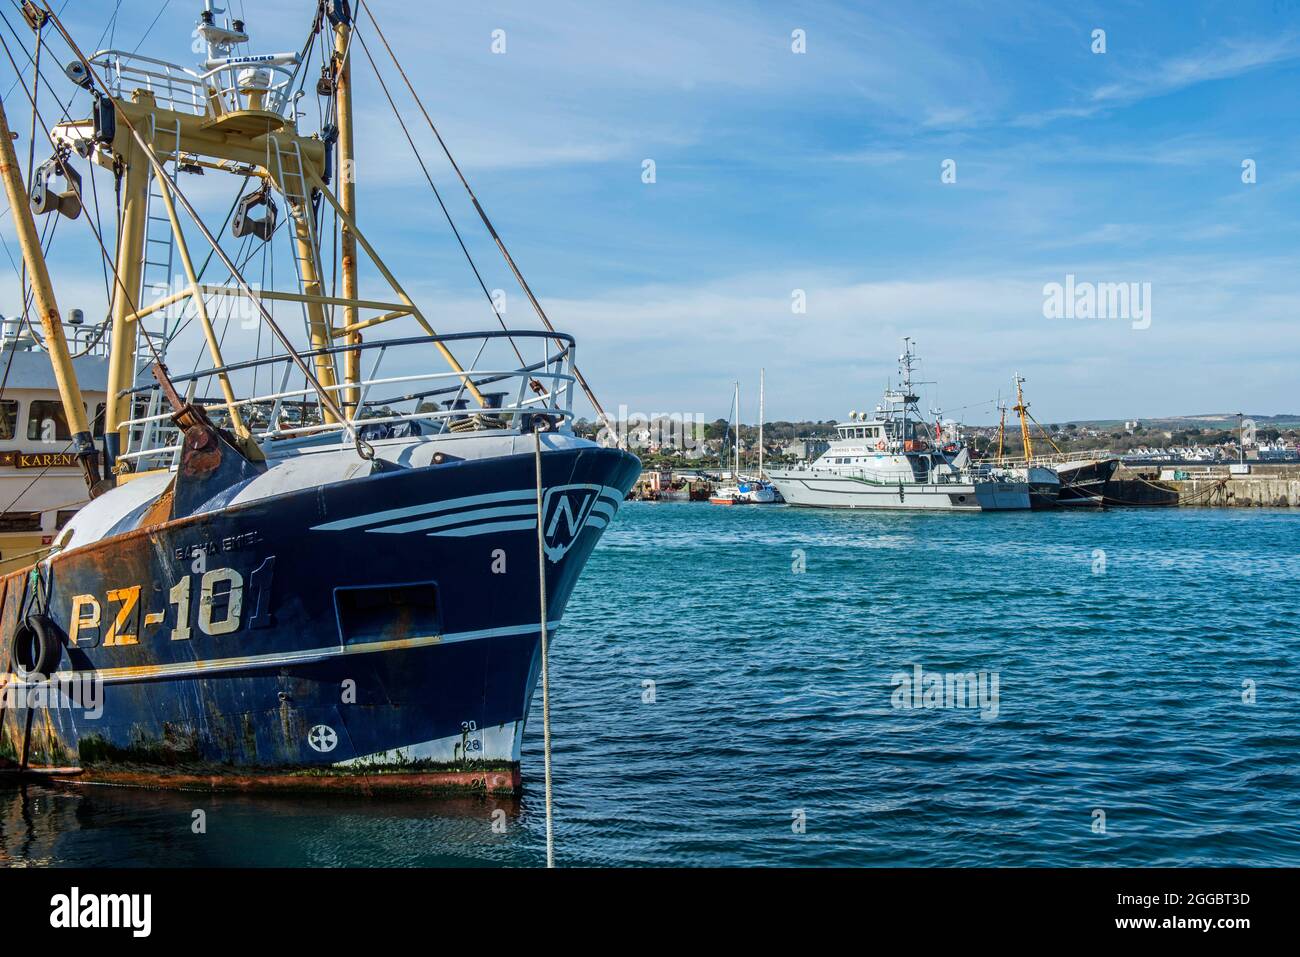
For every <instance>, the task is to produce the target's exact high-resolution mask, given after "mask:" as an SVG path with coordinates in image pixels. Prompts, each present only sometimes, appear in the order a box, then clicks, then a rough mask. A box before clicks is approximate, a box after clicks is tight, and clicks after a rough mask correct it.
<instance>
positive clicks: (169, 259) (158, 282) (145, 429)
mask: <svg viewBox="0 0 1300 957" xmlns="http://www.w3.org/2000/svg"><path fill="white" fill-rule="evenodd" d="M149 123H150V132H151V133H152V138H151V140H150V142H151V143H152V144H153V151H154V154H155V155H156V156H157V158H158V162H159V164H160V165H161V166H162V168H163V172H164V174H165V175H166V176H167V177H168V178H169V179H170V180H171V181H172V183H175V182H176V173H177V168H178V166H179V165H180V152H181V148H180V147H181V124H180V120H176V121H175V122H174V124H173V125H171V126H166V125H162V124H159V123H158V118H157V117H156V116H150V118H149ZM166 188H167V187H165V186H164V185H163V184H162V183H161V182H160V180H159V178H158V174H157V172H156V171H154V170H151V172H150V175H149V192H148V199H147V201H146V204H145V228H144V262H143V265H142V268H141V270H140V291H139V298H138V299H137V300H136V301H137V303H138V304H139V305H140V307H141V308H143V307H144V305H145V304H146V303H147V302H149V301H150V300H151V299H156V298H162V297H164V296H168V295H170V294H171V293H172V292H173V291H174V290H173V289H172V278H173V272H172V271H173V269H174V268H175V263H176V237H175V235H173V233H172V225H171V219H170V218H169V217H168V216H167V207H166V205H165V204H164V203H163V199H162V191H163V190H164V189H166ZM176 291H179V290H176ZM183 309H184V307H182V310H181V311H183ZM169 315H174V316H177V319H179V314H178V313H176V312H173V307H170V306H169V307H168V308H167V309H164V310H163V311H162V312H161V314H160V316H159V318H160V320H161V322H162V335H161V337H158V336H155V337H154V342H155V345H156V347H157V348H158V351H159V353H160V354H161V355H162V357H163V358H166V354H167V344H168V342H169V341H170V339H171V337H172V335H174V334H175V329H174V328H172V323H171V322H170V321H169V319H168V317H169ZM136 335H137V336H139V335H140V333H139V330H138V329H137V331H136ZM146 353H147V354H146V355H145V356H143V357H141V355H140V350H139V348H138V340H137V349H136V356H137V360H136V367H135V381H134V383H133V384H134V385H135V387H137V388H138V387H139V386H140V385H141V384H142V383H145V382H149V381H150V380H151V379H152V376H151V373H150V371H149V369H150V367H151V366H152V364H153V353H152V352H151V351H148V350H146ZM159 396H160V393H159V394H157V395H154V398H153V399H152V400H151V401H150V402H149V404H148V414H151V415H155V414H157V412H158V408H159V403H158V398H159ZM131 431H132V433H133V434H132V435H130V436H128V437H127V448H128V449H134V450H140V449H144V448H147V447H150V446H152V445H163V444H168V443H166V442H160V441H159V439H160V431H161V429H160V426H159V423H157V422H148V423H145V424H144V425H141V426H133V427H132V429H131Z"/></svg>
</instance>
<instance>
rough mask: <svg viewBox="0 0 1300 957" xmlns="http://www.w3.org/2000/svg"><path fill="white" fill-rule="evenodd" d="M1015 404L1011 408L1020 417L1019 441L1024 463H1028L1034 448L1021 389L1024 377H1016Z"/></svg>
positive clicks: (1027, 410)
mask: <svg viewBox="0 0 1300 957" xmlns="http://www.w3.org/2000/svg"><path fill="white" fill-rule="evenodd" d="M1015 380H1016V404H1015V405H1014V406H1013V408H1014V409H1015V410H1016V412H1017V414H1019V416H1020V440H1021V441H1022V442H1023V443H1024V445H1025V461H1026V462H1028V461H1029V460H1030V459H1031V458H1033V457H1034V446H1033V444H1032V443H1031V442H1030V441H1029V406H1027V405H1025V393H1024V390H1023V388H1022V386H1023V385H1024V381H1025V378H1024V376H1019V375H1018V376H1016V377H1015Z"/></svg>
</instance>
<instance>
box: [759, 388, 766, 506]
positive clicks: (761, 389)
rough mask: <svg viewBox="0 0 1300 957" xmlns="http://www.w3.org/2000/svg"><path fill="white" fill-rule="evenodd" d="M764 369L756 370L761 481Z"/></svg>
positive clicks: (760, 475)
mask: <svg viewBox="0 0 1300 957" xmlns="http://www.w3.org/2000/svg"><path fill="white" fill-rule="evenodd" d="M765 371H766V370H764V369H759V370H758V480H759V481H760V482H761V481H763V375H764V372H765Z"/></svg>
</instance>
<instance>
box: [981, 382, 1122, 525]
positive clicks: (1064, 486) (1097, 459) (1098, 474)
mask: <svg viewBox="0 0 1300 957" xmlns="http://www.w3.org/2000/svg"><path fill="white" fill-rule="evenodd" d="M1014 382H1015V387H1016V404H1015V405H1014V406H1013V407H1012V408H1013V410H1014V411H1015V412H1016V414H1017V416H1018V417H1019V419H1020V440H1021V443H1022V447H1023V449H1024V456H1023V458H1021V459H1017V460H1014V461H1012V460H1008V459H1005V458H1004V457H1003V454H1002V451H1003V441H1004V438H1005V435H1006V412H1007V410H1006V408H1005V407H1002V418H1001V421H1000V422H999V423H998V457H997V460H996V461H997V462H998V464H999V465H1000V466H1001V467H1003V468H1005V469H1007V470H1008V471H1009V472H1010V473H1011V474H1014V475H1016V476H1017V477H1019V478H1021V479H1023V480H1024V481H1027V482H1028V483H1029V494H1030V502H1031V504H1032V506H1033V508H1035V509H1045V508H1070V507H1076V508H1077V507H1079V506H1090V507H1100V506H1101V505H1103V504H1104V503H1105V499H1106V485H1107V483H1108V482H1109V481H1110V480H1111V478H1112V477H1113V476H1114V474H1115V470H1116V469H1117V468H1118V467H1119V459H1118V458H1115V457H1114V456H1108V455H1094V454H1091V453H1080V454H1074V455H1070V454H1067V453H1064V452H1062V451H1061V450H1060V448H1058V447H1057V445H1056V443H1055V442H1054V441H1052V437H1051V435H1050V434H1049V433H1048V431H1047V430H1046V429H1044V428H1043V427H1042V425H1041V424H1040V423H1039V422H1038V420H1037V419H1035V418H1034V417H1033V416H1032V415H1031V414H1030V412H1029V403H1028V402H1026V401H1025V394H1024V383H1025V378H1024V376H1021V375H1016V376H1015V377H1014ZM1031 422H1032V423H1033V424H1034V425H1035V426H1037V427H1038V430H1039V432H1040V434H1041V435H1042V437H1043V439H1044V440H1046V442H1047V443H1048V444H1049V445H1051V446H1052V448H1053V450H1054V451H1055V453H1056V454H1055V455H1050V456H1035V454H1034V440H1033V436H1032V435H1031V433H1030V428H1029V424H1030V423H1031Z"/></svg>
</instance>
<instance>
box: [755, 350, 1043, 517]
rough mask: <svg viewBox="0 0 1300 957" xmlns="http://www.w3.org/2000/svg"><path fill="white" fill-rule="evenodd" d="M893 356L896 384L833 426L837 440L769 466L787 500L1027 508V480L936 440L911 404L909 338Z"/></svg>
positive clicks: (904, 506)
mask: <svg viewBox="0 0 1300 957" xmlns="http://www.w3.org/2000/svg"><path fill="white" fill-rule="evenodd" d="M904 343H905V347H904V351H903V354H902V355H901V356H900V357H899V373H900V380H901V388H899V389H896V390H895V389H891V390H887V391H886V393H885V397H884V402H883V403H882V404H881V405H879V406H877V409H876V414H875V415H874V416H872V417H868V416H867V415H866V414H863V415H862V416H861V417H859V416H858V414H857V413H856V412H853V413H850V416H849V421H847V422H841V423H839V424H838V425H837V426H836V432H837V439H836V440H835V441H833V442H831V444H830V447H829V448H828V449H827V450H826V451H825V452H824V453H822V455H821V456H820V457H818V458H817V459H816V460H815V461H813V462H811V463H808V464H804V465H800V466H797V467H795V468H787V469H772V470H771V471H770V472H769V473H768V474H769V478H770V479H771V481H772V484H773V485H774V486H775V487H776V489H777V491H779V492H780V494H781V496H782V497H783V498H784V499H785V501H786V502H787V503H788V504H790V505H798V506H806V507H819V508H874V509H921V510H938V511H955V512H965V511H972V512H973V511H1003V510H1017V509H1027V508H1029V507H1030V499H1029V484H1028V483H1027V482H1026V481H1024V480H1022V479H1019V478H1016V477H1015V476H1012V475H1009V474H1007V473H1005V472H1003V471H1001V470H999V469H996V468H990V467H988V466H982V465H978V464H974V463H972V462H971V460H970V455H969V450H968V449H966V448H965V447H964V446H959V445H957V444H953V443H946V444H945V445H944V446H940V445H939V442H938V441H937V440H936V439H934V438H932V436H931V429H930V427H929V426H928V425H927V424H926V422H925V421H924V420H923V419H922V417H921V414H920V411H919V409H918V407H917V403H918V402H919V397H918V396H917V395H915V394H914V392H913V385H912V372H913V368H914V364H915V362H916V356H915V354H914V352H913V351H912V343H911V340H910V339H905V340H904Z"/></svg>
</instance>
